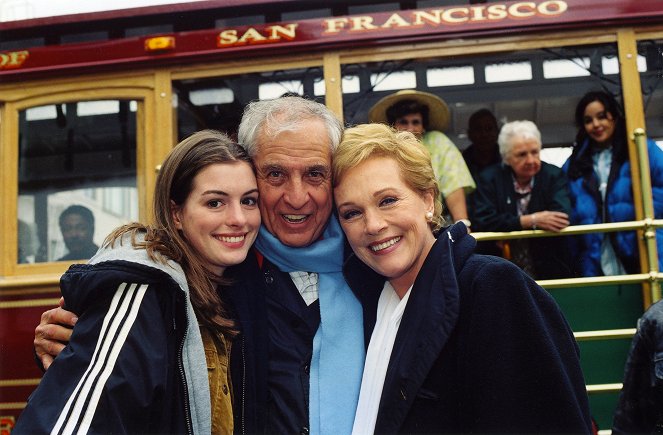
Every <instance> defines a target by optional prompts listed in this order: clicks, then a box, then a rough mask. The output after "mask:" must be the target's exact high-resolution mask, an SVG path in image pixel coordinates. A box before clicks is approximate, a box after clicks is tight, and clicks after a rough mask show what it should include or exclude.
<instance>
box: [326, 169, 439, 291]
mask: <svg viewBox="0 0 663 435" xmlns="http://www.w3.org/2000/svg"><path fill="white" fill-rule="evenodd" d="M334 197H335V199H336V204H337V208H338V215H339V220H340V222H341V226H342V227H343V231H344V232H345V235H346V236H347V238H348V241H349V243H350V245H351V246H352V249H353V250H354V252H355V253H356V254H357V256H358V257H359V259H361V260H362V261H363V262H364V263H366V264H367V265H368V266H370V267H371V268H372V269H373V270H375V271H376V272H378V273H379V274H381V275H383V276H385V277H386V278H388V279H389V281H390V282H391V284H392V286H393V287H394V288H395V289H396V291H397V292H398V293H399V294H400V292H402V291H403V292H404V291H407V289H408V288H409V287H410V286H411V285H412V284H413V283H414V280H415V278H416V276H417V274H418V273H419V270H420V269H421V266H422V264H423V262H424V260H425V259H426V255H428V252H429V251H430V248H431V247H432V246H433V243H434V242H435V237H434V236H433V233H432V231H431V229H430V227H429V225H428V221H427V219H426V213H427V212H433V209H434V201H433V196H432V194H430V193H426V194H423V195H422V194H421V193H419V192H417V191H414V190H413V189H412V188H410V187H409V186H408V185H407V184H406V183H405V181H404V180H403V176H402V173H401V170H400V168H399V166H398V163H397V162H396V160H394V159H393V158H390V157H384V156H379V157H370V158H369V159H368V160H365V161H364V162H362V163H360V164H358V165H357V166H355V167H353V168H350V169H349V170H348V171H347V172H346V173H345V174H344V176H343V178H342V180H340V183H339V184H338V186H337V187H336V188H335V189H334Z"/></svg>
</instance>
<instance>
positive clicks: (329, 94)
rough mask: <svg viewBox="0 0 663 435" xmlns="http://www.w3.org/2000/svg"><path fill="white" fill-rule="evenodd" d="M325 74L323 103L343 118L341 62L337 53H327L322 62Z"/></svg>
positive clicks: (339, 117)
mask: <svg viewBox="0 0 663 435" xmlns="http://www.w3.org/2000/svg"><path fill="white" fill-rule="evenodd" d="M323 68H324V75H325V104H326V105H327V107H329V109H330V110H331V111H332V112H334V113H335V114H336V116H338V119H343V90H342V83H341V78H342V76H341V62H340V58H339V56H338V53H327V54H325V56H324V62H323Z"/></svg>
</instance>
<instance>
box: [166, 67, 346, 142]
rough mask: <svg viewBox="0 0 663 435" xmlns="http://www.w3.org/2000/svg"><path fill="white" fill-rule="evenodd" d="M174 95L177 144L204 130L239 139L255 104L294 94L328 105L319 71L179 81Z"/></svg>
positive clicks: (289, 71) (295, 71)
mask: <svg viewBox="0 0 663 435" xmlns="http://www.w3.org/2000/svg"><path fill="white" fill-rule="evenodd" d="M351 82H352V81H350V83H351ZM344 86H345V81H344ZM173 91H174V93H175V104H176V106H177V135H178V140H182V139H183V138H185V137H186V136H188V135H190V134H191V133H193V132H195V131H198V130H202V129H205V128H211V129H215V130H219V131H222V132H225V133H227V134H228V135H230V136H231V137H233V138H236V135H237V128H238V127H239V122H240V120H241V118H242V112H243V110H244V106H246V104H248V103H249V102H251V101H253V100H264V99H271V98H278V97H280V96H282V95H291V94H295V95H301V96H306V97H308V98H315V100H316V101H319V102H321V103H324V102H325V97H324V96H325V87H324V78H323V74H322V68H318V67H314V68H302V69H291V70H277V71H265V72H261V73H250V74H240V75H234V76H224V77H212V78H205V79H190V80H178V81H175V82H173Z"/></svg>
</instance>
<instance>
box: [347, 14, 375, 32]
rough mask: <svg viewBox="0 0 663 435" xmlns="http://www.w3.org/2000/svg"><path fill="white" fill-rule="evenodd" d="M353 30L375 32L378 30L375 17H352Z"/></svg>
mask: <svg viewBox="0 0 663 435" xmlns="http://www.w3.org/2000/svg"><path fill="white" fill-rule="evenodd" d="M351 20H352V30H353V31H358V30H362V29H363V30H373V29H377V28H378V26H376V25H374V24H373V17H370V16H361V17H352V18H351Z"/></svg>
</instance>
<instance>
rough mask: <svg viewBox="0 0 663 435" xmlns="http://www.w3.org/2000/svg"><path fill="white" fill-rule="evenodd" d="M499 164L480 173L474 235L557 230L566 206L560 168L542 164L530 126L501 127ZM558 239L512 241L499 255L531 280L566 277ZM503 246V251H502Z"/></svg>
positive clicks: (563, 244)
mask: <svg viewBox="0 0 663 435" xmlns="http://www.w3.org/2000/svg"><path fill="white" fill-rule="evenodd" d="M497 142H498V144H499V147H500V154H501V155H502V163H498V164H496V165H493V166H491V167H490V168H488V169H485V170H484V171H483V172H482V173H481V175H480V176H479V180H478V182H477V186H478V188H477V191H476V192H475V195H474V206H475V208H474V215H473V216H472V220H473V222H474V225H475V230H476V231H520V230H529V229H533V230H536V229H541V230H548V231H560V230H561V229H563V228H565V227H567V226H568V225H569V213H570V210H571V201H570V199H569V192H568V188H567V183H566V178H565V177H564V174H563V173H562V171H561V169H560V168H558V167H556V166H554V165H551V164H548V163H546V162H542V161H541V158H540V153H541V133H540V132H539V129H538V128H537V127H536V125H535V124H534V123H533V122H531V121H513V122H509V123H507V124H505V125H504V126H503V127H502V130H501V131H500V135H499V137H498V140H497ZM566 244H567V240H566V238H564V237H545V238H537V239H515V240H509V241H508V242H507V243H505V244H504V248H505V249H504V251H505V252H504V254H505V256H506V257H507V258H510V259H511V261H513V262H514V263H515V264H517V265H518V266H520V267H521V268H522V269H523V270H525V272H527V273H528V274H529V275H530V276H531V277H533V278H535V279H553V278H568V277H570V276H571V268H570V263H569V257H568V252H569V250H568V249H567V247H566ZM507 247H508V248H507Z"/></svg>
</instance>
